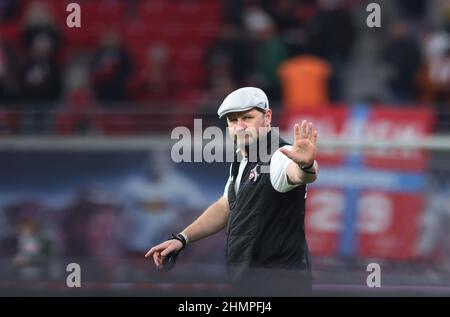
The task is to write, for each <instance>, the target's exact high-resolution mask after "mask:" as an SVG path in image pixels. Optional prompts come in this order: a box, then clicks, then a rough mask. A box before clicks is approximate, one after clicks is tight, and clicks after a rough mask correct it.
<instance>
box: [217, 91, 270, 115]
mask: <svg viewBox="0 0 450 317" xmlns="http://www.w3.org/2000/svg"><path fill="white" fill-rule="evenodd" d="M252 108H261V109H262V110H267V109H269V100H268V99H267V96H266V94H265V93H264V91H262V90H261V89H259V88H255V87H244V88H239V89H237V90H235V91H233V92H232V93H230V94H229V95H228V96H227V97H226V98H225V99H224V101H223V102H222V104H221V105H220V107H219V110H218V111H217V114H218V115H219V118H222V117H223V116H224V115H226V114H227V113H230V112H241V111H247V110H250V109H252Z"/></svg>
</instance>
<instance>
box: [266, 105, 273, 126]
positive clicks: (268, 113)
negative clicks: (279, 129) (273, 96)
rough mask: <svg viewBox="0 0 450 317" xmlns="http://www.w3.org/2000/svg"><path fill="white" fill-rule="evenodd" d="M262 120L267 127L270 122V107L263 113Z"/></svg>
mask: <svg viewBox="0 0 450 317" xmlns="http://www.w3.org/2000/svg"><path fill="white" fill-rule="evenodd" d="M264 120H265V122H266V126H267V127H269V126H270V124H271V123H272V109H267V110H266V112H265V113H264Z"/></svg>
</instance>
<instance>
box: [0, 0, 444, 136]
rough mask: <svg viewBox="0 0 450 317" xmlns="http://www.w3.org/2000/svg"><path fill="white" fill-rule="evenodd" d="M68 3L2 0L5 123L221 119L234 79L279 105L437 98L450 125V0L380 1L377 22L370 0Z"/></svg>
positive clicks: (7, 126)
mask: <svg viewBox="0 0 450 317" xmlns="http://www.w3.org/2000/svg"><path fill="white" fill-rule="evenodd" d="M56 2H57V3H58V4H57V5H55V3H56ZM64 3H65V1H56V0H53V1H52V0H30V1H19V0H1V1H0V31H1V33H0V133H7V134H9V133H13V134H16V133H38V132H39V133H55V131H56V133H74V132H77V133H79V132H95V131H100V130H102V129H104V128H105V126H108V124H109V125H110V127H111V129H112V130H116V131H119V132H120V131H126V130H127V129H131V130H133V129H134V132H140V131H152V129H153V130H158V128H159V127H160V126H159V125H161V122H165V123H167V124H172V123H174V122H173V121H172V122H171V121H170V120H161V115H167V114H171V115H172V116H171V118H172V117H174V115H173V114H176V116H175V117H176V118H177V119H180V118H181V119H183V118H184V119H186V117H187V118H189V119H191V117H192V116H193V115H204V116H205V117H208V118H211V120H212V121H211V123H214V124H215V123H217V122H215V121H214V114H215V111H216V109H217V106H218V103H219V102H220V101H221V100H222V99H223V98H224V96H226V95H227V94H228V93H229V92H230V91H231V90H233V89H235V88H237V87H240V86H258V87H261V88H262V89H264V90H265V91H266V92H267V93H268V95H269V98H270V99H271V103H272V106H273V108H274V110H275V112H276V113H281V112H282V111H288V110H295V109H299V108H318V107H325V106H329V105H333V104H338V103H355V102H368V103H371V104H381V103H384V104H391V105H396V106H411V105H422V106H431V107H434V108H435V109H437V111H438V113H439V114H440V116H441V120H440V123H441V127H440V128H441V129H444V130H445V129H447V130H450V119H449V117H450V116H449V112H450V35H449V34H450V5H449V4H448V1H447V2H446V1H441V0H434V1H425V0H413V1H411V0H410V1H407V0H396V1H389V3H387V2H386V1H385V2H383V3H381V9H382V10H381V13H382V27H381V28H374V29H372V28H369V27H368V26H367V25H366V23H365V22H366V17H367V15H368V14H369V13H368V12H366V6H367V4H368V3H369V2H368V1H356V0H277V1H275V0H230V1H220V0H214V1H206V0H182V1H173V0H167V1H162V0H148V1H145V0H135V1H121V0H99V1H96V2H95V5H93V4H92V2H91V3H90V4H89V3H88V2H87V1H79V3H80V5H81V10H82V21H83V22H82V23H83V26H82V27H81V28H80V29H79V30H68V27H67V26H66V25H65V24H64V22H63V21H65V18H66V16H67V14H68V13H67V12H66V10H64ZM92 6H95V8H94V10H90V11H89V13H88V12H87V11H86V10H87V8H88V7H92ZM205 8H206V9H205ZM83 10H84V11H83ZM95 10H96V11H95ZM91 11H92V12H94V11H95V12H96V14H97V15H95V14H94V13H92V12H91ZM108 12H109V13H108ZM175 12H178V13H177V14H175ZM90 15H92V16H90ZM108 19H109V20H108ZM95 21H97V22H98V21H103V22H104V23H103V24H102V25H101V24H95V23H94V22H95ZM200 21H202V23H200ZM205 21H206V22H205ZM202 34H203V35H202ZM89 37H90V38H89ZM369 38H373V39H375V45H373V46H372V47H371V46H367V45H364V44H365V43H366V42H367V39H369ZM86 39H88V40H86ZM361 59H364V60H370V62H371V63H370V64H364V63H362V64H361V63H358V62H357V61H360V60H361ZM361 65H362V66H361ZM364 65H370V69H368V70H366V71H365V72H364V69H363V68H364ZM381 70H383V71H381ZM358 74H359V75H358ZM360 74H365V75H364V76H361V75H360ZM374 76H376V81H377V82H379V85H378V86H376V87H375V85H373V84H372V83H373V80H374V79H373V78H371V77H374ZM358 87H361V88H358ZM370 87H372V89H371V88H370ZM87 113H94V114H95V115H89V116H88V115H86V114H87ZM99 113H103V114H105V115H106V114H117V113H120V115H119V116H118V117H111V118H110V117H105V116H103V117H101V118H100V119H99V117H98V114H99ZM124 113H126V115H124ZM155 118H156V120H153V119H155ZM108 120H109V121H108ZM111 120H112V121H113V122H112V123H111ZM114 121H120V122H119V125H117V122H114ZM114 123H116V124H114ZM121 129H122V130H121ZM132 132H133V131H132Z"/></svg>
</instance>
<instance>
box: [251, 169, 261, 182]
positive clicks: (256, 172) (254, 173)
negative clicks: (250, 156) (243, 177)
mask: <svg viewBox="0 0 450 317" xmlns="http://www.w3.org/2000/svg"><path fill="white" fill-rule="evenodd" d="M259 167H260V166H259V165H256V166H255V167H254V168H252V169H251V170H250V174H249V175H248V179H249V180H251V181H252V182H253V183H255V182H256V180H257V179H258V177H259V176H260V175H261V172H260V171H259V169H260V168H259Z"/></svg>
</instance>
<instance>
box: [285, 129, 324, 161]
mask: <svg viewBox="0 0 450 317" xmlns="http://www.w3.org/2000/svg"><path fill="white" fill-rule="evenodd" d="M316 144H317V130H314V126H313V124H312V122H309V123H308V122H307V121H306V120H303V121H302V124H301V125H300V126H299V125H298V124H295V126H294V144H293V145H292V149H291V150H290V151H289V150H287V149H285V148H281V149H280V152H282V153H283V154H284V155H286V156H287V157H289V158H290V159H291V160H293V161H294V162H295V163H297V164H298V165H300V166H306V165H310V164H312V163H313V162H314V160H315V157H316V148H317V147H316Z"/></svg>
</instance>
